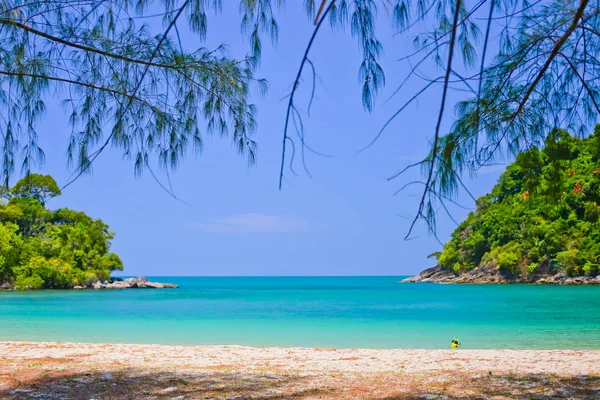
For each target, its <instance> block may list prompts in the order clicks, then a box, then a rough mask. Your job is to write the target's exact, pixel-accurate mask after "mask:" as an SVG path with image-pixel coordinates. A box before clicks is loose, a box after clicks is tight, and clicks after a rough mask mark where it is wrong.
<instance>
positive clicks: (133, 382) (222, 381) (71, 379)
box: [0, 368, 326, 400]
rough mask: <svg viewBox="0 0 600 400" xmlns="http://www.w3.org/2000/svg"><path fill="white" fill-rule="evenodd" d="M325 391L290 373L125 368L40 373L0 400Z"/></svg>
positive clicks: (15, 384) (0, 393)
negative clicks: (155, 370)
mask: <svg viewBox="0 0 600 400" xmlns="http://www.w3.org/2000/svg"><path fill="white" fill-rule="evenodd" d="M321 392H326V390H325V389H318V388H315V387H314V385H311V384H310V383H309V382H307V380H306V378H303V377H301V376H298V375H293V374H277V373H267V372H265V373H256V372H252V373H243V372H240V371H232V372H228V371H214V372H212V371H199V372H195V373H189V372H186V373H183V372H149V371H148V370H145V369H133V368H126V369H121V370H118V371H94V372H87V373H85V372H84V373H75V374H73V373H71V374H62V373H60V372H58V371H56V372H50V373H42V374H40V375H38V376H37V377H35V378H32V379H28V380H27V381H26V382H20V381H18V380H17V379H16V378H15V379H12V381H11V382H10V383H9V384H8V385H5V387H4V388H2V389H0V399H11V400H33V399H38V400H39V399H57V400H58V399H64V400H67V399H69V400H70V399H77V400H78V399H86V400H88V399H178V400H179V399H213V398H214V399H260V400H271V399H288V398H290V399H295V398H310V397H312V398H319V397H321V396H320V395H321V394H322V393H321Z"/></svg>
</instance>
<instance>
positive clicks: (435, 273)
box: [400, 266, 600, 285]
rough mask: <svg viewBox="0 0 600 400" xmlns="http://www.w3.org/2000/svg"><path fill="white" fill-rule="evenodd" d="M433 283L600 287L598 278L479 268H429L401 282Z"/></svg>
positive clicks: (560, 273)
mask: <svg viewBox="0 0 600 400" xmlns="http://www.w3.org/2000/svg"><path fill="white" fill-rule="evenodd" d="M400 282H402V283H411V282H433V283H486V284H487V283H533V284H546V285H600V275H598V276H576V277H570V276H568V275H566V274H565V273H563V272H559V273H555V274H551V273H538V274H527V275H513V274H508V273H505V272H503V271H501V270H500V269H498V268H486V267H479V268H475V269H472V270H471V271H468V272H464V273H461V274H455V273H454V272H452V271H449V270H446V269H443V268H442V267H440V266H435V267H433V268H428V269H426V270H424V271H423V272H421V273H420V274H418V275H415V276H413V277H410V278H407V279H404V280H402V281H400Z"/></svg>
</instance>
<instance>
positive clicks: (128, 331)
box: [0, 277, 600, 349]
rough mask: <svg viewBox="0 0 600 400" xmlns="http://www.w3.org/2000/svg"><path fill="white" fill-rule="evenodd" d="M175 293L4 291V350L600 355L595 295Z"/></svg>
mask: <svg viewBox="0 0 600 400" xmlns="http://www.w3.org/2000/svg"><path fill="white" fill-rule="evenodd" d="M151 279H152V280H157V281H162V282H173V283H176V284H178V285H180V289H175V290H172V289H169V290H167V289H164V290H150V289H147V290H134V289H130V290H121V291H109V290H105V291H94V290H89V291H39V292H0V326H1V329H0V340H28V341H77V342H103V343H163V344H242V345H252V346H304V347H364V348H392V347H400V348H448V346H449V343H450V339H452V337H453V336H458V337H459V338H460V339H461V341H462V343H463V348H475V349H505V348H511V349H600V287H573V286H538V285H439V284H428V283H421V284H399V283H398V280H399V279H401V277H239V278H238V277H231V278H222V277H214V278H213V277H152V278H151Z"/></svg>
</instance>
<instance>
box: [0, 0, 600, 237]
mask: <svg viewBox="0 0 600 400" xmlns="http://www.w3.org/2000/svg"><path fill="white" fill-rule="evenodd" d="M236 4H237V5H238V9H239V13H240V27H241V32H242V35H244V37H246V38H247V39H248V41H247V42H248V45H249V48H248V52H247V54H246V56H245V57H242V58H241V59H234V58H232V57H230V56H229V55H228V53H227V51H226V49H225V47H224V46H220V47H218V48H216V49H206V48H203V47H199V48H192V49H190V48H189V46H187V45H186V44H184V43H182V42H181V40H180V37H181V36H180V34H179V32H180V30H186V32H187V31H189V32H191V33H193V34H195V35H196V36H197V38H198V39H199V40H200V41H203V40H204V39H205V37H206V34H207V32H208V30H209V28H210V27H209V18H208V17H207V16H208V15H209V13H211V12H215V11H216V12H218V11H219V10H221V8H222V6H223V2H222V1H221V0H154V1H152V0H136V1H131V0H81V1H75V2H73V1H67V2H65V1H63V0H57V1H53V0H51V1H40V2H37V1H36V2H28V1H18V0H5V1H3V2H1V3H0V27H1V29H0V43H1V45H0V102H2V118H1V119H0V134H1V135H2V138H1V139H2V140H1V141H0V157H1V158H2V162H1V165H2V166H1V172H2V175H3V177H4V179H3V180H4V182H5V186H8V183H9V177H10V176H11V175H12V174H13V173H15V168H16V166H17V164H19V163H20V164H21V167H22V168H21V169H22V170H23V172H24V173H27V172H28V171H29V170H30V168H31V166H32V165H33V164H35V163H41V162H43V160H44V153H43V150H42V149H41V148H40V147H39V145H38V138H37V134H36V124H37V123H39V121H40V120H41V119H42V118H43V113H44V110H45V108H46V101H47V97H48V96H50V95H54V94H55V93H56V94H57V95H58V96H60V97H61V99H62V100H63V106H64V108H65V110H66V118H67V119H68V121H69V123H70V125H71V134H70V140H69V144H68V148H67V164H68V165H72V166H74V167H75V169H74V172H73V176H72V177H71V180H69V181H68V182H66V183H65V184H64V185H63V188H64V187H65V186H68V185H69V184H70V183H71V182H72V181H73V180H74V179H77V178H78V177H79V176H80V175H81V174H82V173H86V172H89V171H90V170H91V166H92V164H93V162H94V160H95V159H96V158H97V157H98V156H99V155H100V154H101V153H102V152H103V151H104V150H105V149H106V148H107V147H108V146H112V147H114V148H115V149H118V150H119V151H121V152H122V154H123V155H124V156H126V157H128V158H130V159H131V160H132V161H133V164H134V170H135V172H136V173H138V174H139V173H141V172H142V171H143V170H145V169H150V170H152V168H153V167H152V166H153V164H154V163H157V164H158V165H159V166H160V167H161V168H164V169H165V170H166V171H169V170H172V169H174V168H176V167H177V166H178V165H179V163H180V162H181V161H182V160H183V159H184V158H185V156H186V155H187V154H188V152H189V150H191V149H195V150H197V151H198V150H201V148H202V141H203V137H204V135H205V134H207V133H211V132H217V133H219V134H221V135H226V134H231V137H232V139H233V141H234V143H235V146H236V148H237V149H238V150H239V151H240V152H241V153H244V154H246V155H247V157H248V160H249V161H250V162H252V161H253V160H254V158H255V152H256V143H255V142H254V140H253V138H252V137H253V136H252V134H253V132H254V131H255V130H256V128H257V125H256V108H255V106H254V105H253V104H252V102H251V101H252V94H253V93H254V92H258V93H264V91H265V90H266V82H265V81H264V80H262V79H258V78H257V77H256V75H257V72H258V71H259V65H260V55H261V49H262V48H263V39H264V37H267V38H268V39H270V40H271V41H273V42H275V41H276V40H277V36H278V25H277V18H276V17H277V12H278V8H279V7H283V6H285V4H286V1H285V0H238V1H237V2H236ZM303 4H304V8H305V10H306V13H307V15H308V19H309V20H310V21H311V22H313V23H314V25H315V28H314V34H313V35H312V36H311V37H310V38H307V47H306V48H305V49H299V53H300V54H302V52H303V54H304V56H303V58H302V60H301V63H300V67H299V69H298V71H297V74H296V78H295V79H294V80H293V81H292V89H291V93H290V95H289V97H288V108H287V117H286V120H285V126H284V127H283V149H282V162H281V171H280V185H281V182H282V179H283V176H284V173H285V172H286V171H285V166H286V165H291V164H293V163H294V162H295V161H294V157H295V153H296V151H295V149H296V145H294V142H298V143H299V144H300V147H301V150H302V151H301V152H299V153H300V157H301V158H302V160H303V163H304V149H308V150H310V147H309V146H308V144H307V143H306V141H305V135H304V128H303V124H302V121H301V119H302V118H303V117H306V116H305V115H303V114H302V113H301V112H300V111H299V108H298V107H297V104H296V98H295V94H296V91H297V89H298V87H299V86H300V84H301V82H302V76H303V74H304V73H306V70H307V68H308V67H310V69H311V70H312V77H313V81H314V77H315V70H316V68H318V65H316V66H315V64H314V63H313V61H312V60H311V59H310V50H311V48H312V46H313V45H315V44H316V43H318V41H319V38H318V32H319V30H320V29H322V28H323V27H324V26H326V22H329V23H330V25H331V26H332V27H333V28H336V29H337V28H345V27H349V28H350V29H349V30H350V34H351V35H352V36H353V37H355V38H356V40H357V42H358V44H359V48H360V56H359V62H358V77H359V81H360V85H361V89H362V90H361V99H362V102H363V105H364V108H365V109H366V110H367V111H371V110H373V109H374V107H375V101H376V97H377V95H378V94H379V93H380V92H381V90H382V89H383V87H384V85H385V73H384V70H383V69H382V67H381V65H380V58H381V56H382V54H383V46H382V43H381V42H380V40H379V39H378V36H377V29H376V28H377V25H378V24H381V23H384V22H385V20H384V19H383V17H384V16H386V17H388V18H387V20H388V21H389V22H390V23H391V24H392V25H393V26H394V28H395V29H396V30H397V33H398V35H397V37H399V39H398V40H404V39H403V38H405V37H407V36H409V37H412V38H413V43H414V46H415V50H414V51H413V52H411V53H409V54H394V56H399V57H401V60H402V61H404V62H408V63H409V65H410V66H411V69H410V72H409V73H408V75H407V76H406V77H405V79H404V80H403V83H402V84H401V85H400V86H399V87H397V88H395V90H394V92H393V94H392V96H391V98H390V101H392V102H396V103H395V104H396V111H395V112H394V113H393V114H392V115H391V117H390V121H388V123H386V124H385V125H384V126H383V127H382V128H381V130H380V131H379V133H378V134H377V135H376V137H379V136H380V135H381V134H382V133H383V132H384V131H385V130H386V129H390V127H391V126H392V125H390V124H389V123H390V122H391V121H392V120H394V119H395V118H397V117H398V116H399V115H401V114H402V111H403V110H405V109H406V107H408V105H410V104H411V103H412V102H414V101H415V100H416V99H417V98H418V97H419V96H421V95H422V94H423V93H425V92H426V91H431V90H434V89H437V90H439V93H440V102H439V105H438V106H436V108H437V110H438V117H437V119H436V121H435V126H433V127H431V130H430V131H426V130H424V131H423V134H424V135H427V136H429V137H430V138H431V144H430V149H429V152H428V154H426V155H425V157H424V158H423V159H422V160H421V161H420V162H417V163H415V164H411V165H409V166H408V167H407V168H408V169H410V168H412V167H421V168H422V174H423V180H422V181H421V182H419V183H420V184H421V185H422V187H423V192H422V196H421V197H420V201H419V205H418V209H417V212H416V216H415V219H414V221H413V223H412V225H411V228H410V230H409V234H410V231H411V230H412V227H413V226H414V224H415V222H416V221H417V220H418V219H419V218H422V219H424V220H425V222H426V224H427V226H429V228H430V229H434V227H435V221H434V215H435V210H436V209H437V208H438V207H439V206H440V205H443V202H444V200H445V199H447V198H453V197H454V196H456V194H457V192H458V190H459V189H460V188H464V184H463V183H462V180H461V176H462V174H464V173H471V174H474V173H476V172H477V171H478V170H479V169H480V168H482V167H483V166H486V165H489V164H490V163H492V162H494V161H495V160H497V159H498V158H499V157H503V156H506V155H507V154H508V155H512V156H514V155H516V154H517V153H519V152H520V151H524V150H528V149H530V148H532V147H533V146H538V147H539V146H542V145H543V143H544V141H545V139H546V133H547V132H549V131H551V130H552V129H554V128H563V129H568V130H569V131H571V132H573V133H575V134H577V135H580V136H584V135H586V134H587V132H586V129H585V127H586V126H589V125H590V123H592V122H595V120H596V118H597V115H598V113H600V107H599V106H598V102H599V101H600V99H598V91H599V90H600V82H599V81H598V79H597V77H598V76H599V75H600V62H599V61H598V60H599V59H600V33H599V32H600V1H599V0H595V1H594V0H577V1H571V0H547V1H540V0H537V1H531V0H415V1H411V0H321V1H316V0H304V2H303ZM390 53H392V52H391V51H390ZM426 65H429V66H433V67H436V68H437V71H439V75H436V74H434V75H433V76H428V75H426V74H424V73H423V72H422V71H421V70H420V68H421V67H423V66H426ZM292 73H293V71H292ZM408 80H413V81H415V80H416V81H417V82H421V84H422V86H421V88H420V89H419V90H418V91H416V92H414V93H407V92H406V90H405V87H406V86H405V82H407V81H408ZM450 91H456V92H457V93H464V98H463V99H462V100H461V101H459V102H458V104H455V105H454V107H452V106H453V105H452V104H449V100H448V93H449V92H450ZM312 93H313V94H314V84H313V90H312ZM309 108H310V103H309ZM452 109H453V110H454V111H453V112H452V111H449V110H452ZM445 119H449V121H450V122H451V128H450V129H449V130H447V131H446V130H444V129H443V126H444V120H445ZM293 131H295V134H293ZM286 150H289V151H286ZM288 163H289V164H288ZM405 170H406V169H405ZM403 171H404V170H403ZM153 175H154V173H153ZM401 175H402V173H398V174H395V175H394V176H393V178H397V177H399V176H401ZM407 236H408V235H407Z"/></svg>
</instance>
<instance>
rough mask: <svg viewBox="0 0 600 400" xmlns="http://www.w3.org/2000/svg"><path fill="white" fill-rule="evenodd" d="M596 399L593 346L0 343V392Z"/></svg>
mask: <svg viewBox="0 0 600 400" xmlns="http://www.w3.org/2000/svg"><path fill="white" fill-rule="evenodd" d="M142 398H143V399H212V398H218V399H265V400H266V399H288V398H290V399H380V400H383V399H466V398H485V399H514V398H523V399H525V398H527V399H529V398H533V399H550V398H576V399H584V398H590V399H592V398H595V399H597V398H600V351H569V350H552V351H538V350H462V349H459V350H408V349H391V350H371V349H319V348H278V347H271V348H255V347H244V346H163V345H126V344H83V343H29V342H0V399H142Z"/></svg>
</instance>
